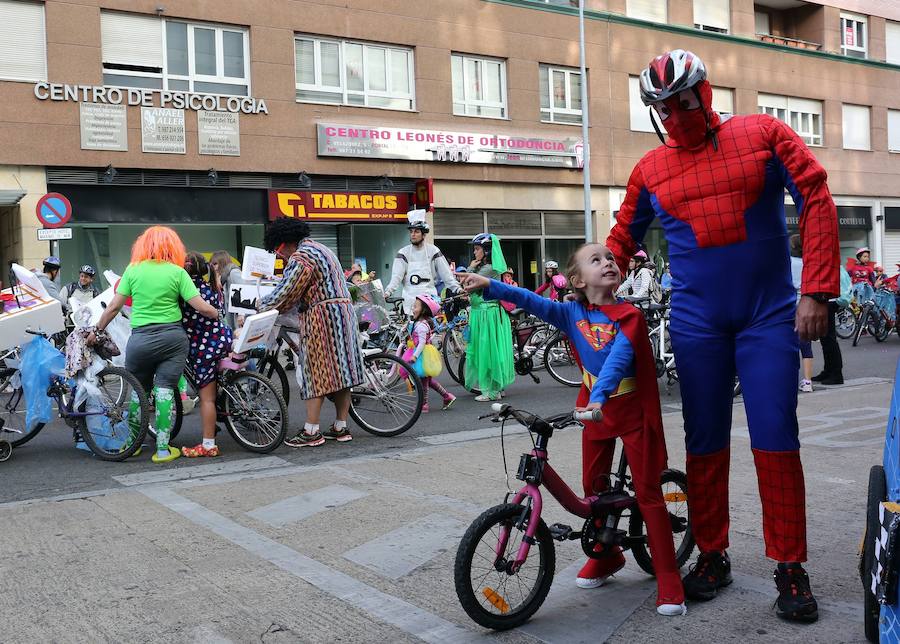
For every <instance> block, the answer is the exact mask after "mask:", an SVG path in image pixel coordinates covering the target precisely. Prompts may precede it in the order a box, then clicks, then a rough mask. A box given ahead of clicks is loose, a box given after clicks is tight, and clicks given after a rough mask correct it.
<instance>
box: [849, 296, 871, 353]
mask: <svg viewBox="0 0 900 644" xmlns="http://www.w3.org/2000/svg"><path fill="white" fill-rule="evenodd" d="M870 312H871V308H870V307H869V305H868V304H867V305H865V306H863V308H862V311H860V313H859V317H858V318H856V326H855V327H854V328H853V346H854V347H855V346H856V345H858V344H859V338H860V337H861V336H862V332H863V329H865V328H866V327H867V326H868V324H869V314H870Z"/></svg>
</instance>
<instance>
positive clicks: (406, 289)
mask: <svg viewBox="0 0 900 644" xmlns="http://www.w3.org/2000/svg"><path fill="white" fill-rule="evenodd" d="M406 217H407V220H408V221H409V225H408V226H407V229H408V230H409V241H410V244H409V245H408V246H404V247H403V248H401V249H400V250H399V251H398V252H397V257H396V258H395V259H394V266H393V269H392V271H391V281H390V283H389V284H388V285H387V288H386V289H384V296H385V297H391V295H393V294H394V293H395V292H396V291H397V289H398V288H400V287H401V286H402V287H403V311H404V312H405V313H406V314H407V315H409V314H410V313H412V308H413V303H414V302H415V301H416V296H418V295H430V296H431V297H433V298H434V299H438V292H437V285H436V284H437V282H442V283H443V284H444V286H445V287H446V288H447V289H449V290H450V292H451V293H458V292H459V291H460V286H459V282H457V281H456V278H455V277H454V276H453V272H452V271H451V270H450V265H449V264H448V263H447V259H446V258H445V257H444V255H443V254H442V253H441V251H440V249H439V248H438V247H437V246H435V245H433V244H428V243H426V242H425V235H426V234H427V233H428V232H429V231H430V230H431V227H430V226H429V225H428V222H427V221H426V220H425V211H424V210H411V211H410V212H409V213H407V215H406Z"/></svg>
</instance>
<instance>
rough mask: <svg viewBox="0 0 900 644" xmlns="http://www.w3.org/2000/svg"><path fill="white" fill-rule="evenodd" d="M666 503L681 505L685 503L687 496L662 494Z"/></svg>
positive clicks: (672, 493) (671, 493)
mask: <svg viewBox="0 0 900 644" xmlns="http://www.w3.org/2000/svg"><path fill="white" fill-rule="evenodd" d="M663 499H664V500H665V502H666V503H683V502H685V501H687V494H685V493H684V492H666V493H665V494H663Z"/></svg>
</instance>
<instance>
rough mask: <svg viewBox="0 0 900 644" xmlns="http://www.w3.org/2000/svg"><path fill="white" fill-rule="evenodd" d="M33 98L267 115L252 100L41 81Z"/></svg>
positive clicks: (261, 101) (265, 109)
mask: <svg viewBox="0 0 900 644" xmlns="http://www.w3.org/2000/svg"><path fill="white" fill-rule="evenodd" d="M34 96H35V98H37V99H38V100H41V101H46V100H51V101H71V102H73V103H105V104H108V105H140V106H141V107H156V106H158V107H168V108H172V109H177V110H192V111H200V110H208V111H216V112H243V113H244V114H268V113H269V108H268V107H267V106H266V101H265V99H262V98H253V97H252V96H220V95H218V94H193V93H191V92H172V91H168V90H159V89H136V88H133V87H104V86H97V85H66V84H63V83H48V82H46V81H41V82H39V83H35V84H34Z"/></svg>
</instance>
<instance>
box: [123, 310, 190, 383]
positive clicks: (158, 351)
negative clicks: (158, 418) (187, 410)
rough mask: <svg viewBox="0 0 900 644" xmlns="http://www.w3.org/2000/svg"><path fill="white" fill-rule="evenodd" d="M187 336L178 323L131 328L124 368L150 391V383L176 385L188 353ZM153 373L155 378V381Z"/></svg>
mask: <svg viewBox="0 0 900 644" xmlns="http://www.w3.org/2000/svg"><path fill="white" fill-rule="evenodd" d="M188 347H189V342H188V337H187V333H185V332H184V329H183V328H182V326H181V324H180V323H178V322H175V323H171V324H147V325H145V326H139V327H137V328H136V329H133V330H132V331H131V337H130V338H129V339H128V346H127V347H126V349H125V368H126V369H128V371H130V372H131V373H133V374H134V376H135V377H136V378H137V379H138V380H139V381H140V383H141V385H142V386H143V387H144V390H145V391H146V392H147V393H148V394H149V393H150V392H151V391H152V390H153V385H154V384H155V385H156V386H157V387H166V388H168V389H173V390H175V389H178V379H179V378H180V377H181V374H182V372H184V363H185V360H187V356H188ZM154 377H155V381H154Z"/></svg>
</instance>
